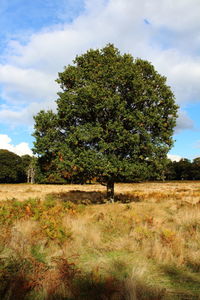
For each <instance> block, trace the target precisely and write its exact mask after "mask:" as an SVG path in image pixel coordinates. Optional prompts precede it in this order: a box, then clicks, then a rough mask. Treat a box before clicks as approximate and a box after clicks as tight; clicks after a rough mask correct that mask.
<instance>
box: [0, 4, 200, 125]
mask: <svg viewBox="0 0 200 300" xmlns="http://www.w3.org/2000/svg"><path fill="white" fill-rule="evenodd" d="M85 7H86V10H85V11H84V13H83V14H82V15H80V16H78V17H77V18H76V19H75V20H74V21H73V22H72V23H70V24H60V25H59V26H57V27H52V28H46V29H45V30H43V31H41V32H39V33H35V34H33V35H31V36H30V38H29V42H28V43H27V44H26V45H22V44H20V42H19V41H14V42H13V41H12V42H10V44H9V45H8V49H7V55H5V56H4V61H6V63H4V64H2V65H0V82H1V84H2V86H3V89H2V90H3V92H2V93H1V98H3V99H4V101H6V102H7V104H9V105H10V106H9V107H8V108H7V109H5V108H4V109H3V110H2V111H1V112H0V118H1V122H6V119H7V118H8V117H9V122H10V124H12V123H13V124H14V123H15V124H18V123H20V122H21V123H26V124H30V123H32V115H33V114H35V113H37V112H38V111H39V110H40V109H41V107H44V108H46V103H48V106H49V107H50V108H51V107H55V104H54V102H53V101H54V100H55V99H56V98H57V96H56V92H57V91H58V89H59V86H58V85H57V84H56V83H55V81H54V80H55V79H56V78H57V77H58V76H57V72H62V70H63V67H64V66H65V65H67V64H70V63H72V60H73V59H74V58H75V56H76V55H77V54H80V53H84V52H85V51H86V50H87V49H89V48H96V47H103V46H104V45H105V44H106V43H108V42H112V43H114V44H115V45H116V46H117V47H118V48H120V49H121V51H122V52H123V51H125V52H129V53H131V54H132V55H133V56H134V57H142V58H145V59H148V60H150V61H151V62H152V63H153V64H154V65H155V67H156V69H157V70H158V71H159V72H161V73H162V74H163V75H166V76H167V78H168V84H169V85H170V86H171V87H172V89H173V91H174V93H175V96H176V98H177V101H178V103H179V104H180V105H185V103H188V102H194V101H200V85H199V78H200V56H199V54H198V53H199V52H198V51H197V50H198V49H200V37H199V30H200V18H199V11H200V1H199V0H182V1H175V2H174V1H173V0H163V1H158V0H153V1H149V0H141V1H139V2H138V1H136V0H132V1H130V0H110V1H104V0H98V1H93V0H86V1H85ZM144 19H147V20H149V24H148V25H147V24H145V22H144ZM163 30H165V31H163ZM167 30H168V31H170V32H173V33H174V35H175V41H174V43H173V44H172V45H171V47H170V45H168V47H167V49H166V48H165V47H164V46H163V45H162V42H161V41H159V40H158V32H161V35H162V31H163V35H164V37H166V38H167V37H168V36H167V35H166V31H167ZM194 33H196V35H194ZM183 40H184V44H185V46H184V47H183V44H182V41H183ZM36 103H38V105H37V104H36ZM51 103H52V104H51ZM12 105H15V107H14V106H12ZM7 120H8V119H7ZM184 126H185V127H184ZM188 126H189V127H190V128H192V121H191V120H189V118H188V117H187V116H186V114H184V113H183V114H182V115H181V116H180V117H179V120H178V125H177V128H179V129H180V128H182V129H184V128H188Z"/></svg>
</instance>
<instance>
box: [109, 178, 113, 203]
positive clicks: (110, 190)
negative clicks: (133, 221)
mask: <svg viewBox="0 0 200 300" xmlns="http://www.w3.org/2000/svg"><path fill="white" fill-rule="evenodd" d="M107 199H108V200H109V201H110V203H114V181H112V180H109V181H108V182H107Z"/></svg>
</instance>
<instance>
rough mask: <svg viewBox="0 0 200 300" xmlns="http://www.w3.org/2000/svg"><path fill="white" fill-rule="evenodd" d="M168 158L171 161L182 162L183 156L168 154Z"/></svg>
mask: <svg viewBox="0 0 200 300" xmlns="http://www.w3.org/2000/svg"><path fill="white" fill-rule="evenodd" d="M167 157H168V158H169V159H170V160H171V161H180V160H181V159H182V157H181V156H179V155H173V154H168V155H167Z"/></svg>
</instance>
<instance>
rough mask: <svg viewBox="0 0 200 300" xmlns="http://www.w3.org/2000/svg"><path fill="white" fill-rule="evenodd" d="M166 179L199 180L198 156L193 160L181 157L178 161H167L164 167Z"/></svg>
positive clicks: (199, 165)
mask: <svg viewBox="0 0 200 300" xmlns="http://www.w3.org/2000/svg"><path fill="white" fill-rule="evenodd" d="M165 176H166V179H167V180H200V158H199V157H197V158H195V159H194V160H193V161H190V160H189V159H187V158H182V159H181V160H180V161H173V162H172V161H170V160H169V161H168V164H167V166H166V169H165Z"/></svg>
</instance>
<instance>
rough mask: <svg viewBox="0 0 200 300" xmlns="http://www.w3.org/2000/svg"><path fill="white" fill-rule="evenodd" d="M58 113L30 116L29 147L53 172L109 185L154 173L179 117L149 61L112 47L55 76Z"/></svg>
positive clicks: (111, 189)
mask: <svg viewBox="0 0 200 300" xmlns="http://www.w3.org/2000/svg"><path fill="white" fill-rule="evenodd" d="M57 82H58V83H59V84H60V87H61V88H62V92H59V93H58V96H59V98H58V100H57V113H53V112H52V111H47V112H45V111H41V112H40V113H39V114H38V115H37V116H35V131H34V134H33V135H34V137H35V139H36V141H35V143H34V151H35V153H38V154H39V157H40V159H43V160H44V161H48V162H50V163H52V161H53V164H54V166H55V168H56V171H57V172H58V173H60V172H61V171H63V170H64V171H65V170H66V171H67V172H69V173H70V174H71V175H72V176H74V175H76V176H78V174H79V175H80V174H81V178H82V181H84V182H85V181H86V180H88V179H91V178H93V177H96V178H98V180H99V181H100V182H104V183H105V184H106V185H107V191H108V197H109V198H110V199H111V200H112V199H114V182H116V180H117V178H119V177H120V176H121V177H123V178H132V179H134V178H143V179H147V178H149V177H154V178H155V177H157V176H159V175H160V174H162V171H163V167H164V165H165V162H166V154H167V152H168V151H169V149H170V148H171V146H172V142H173V141H172V134H173V128H174V126H175V120H176V117H177V106H176V104H175V101H174V96H173V93H172V92H171V90H170V88H169V87H168V86H167V85H166V78H165V77H163V76H161V75H159V74H158V73H157V72H156V71H155V69H154V67H153V66H152V65H151V63H149V62H148V61H145V60H142V59H133V57H132V56H131V55H130V54H124V55H121V54H120V52H119V50H118V49H116V48H115V47H114V46H113V45H107V46H106V47H105V48H103V49H97V50H89V51H87V52H86V53H85V54H83V55H80V56H77V57H76V59H75V60H74V65H69V66H67V67H65V70H64V72H62V73H59V78H58V80H57Z"/></svg>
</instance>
